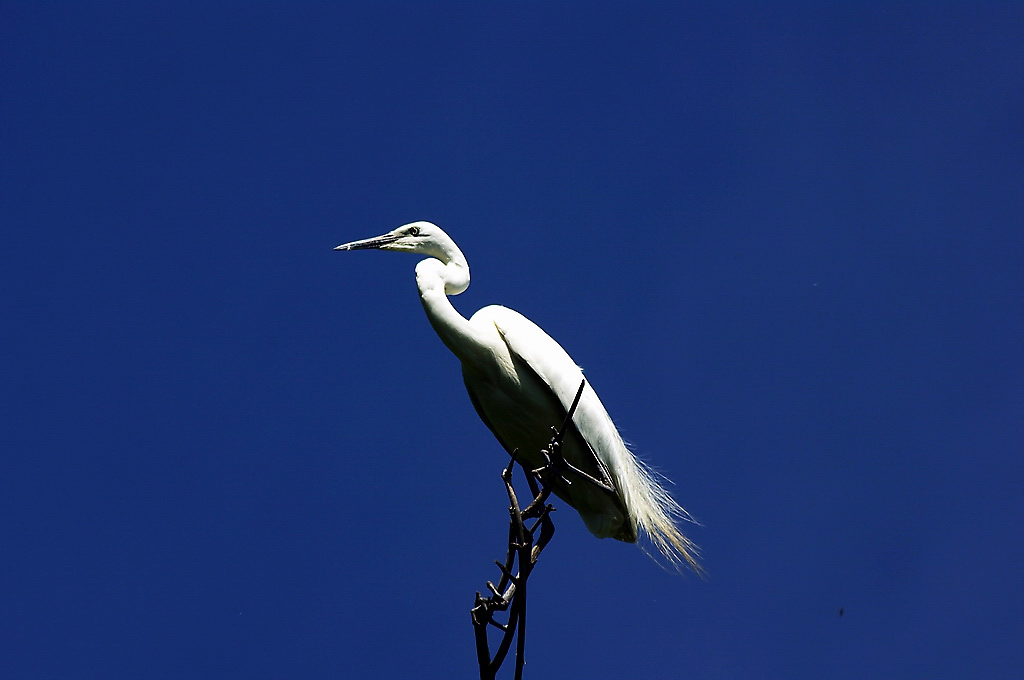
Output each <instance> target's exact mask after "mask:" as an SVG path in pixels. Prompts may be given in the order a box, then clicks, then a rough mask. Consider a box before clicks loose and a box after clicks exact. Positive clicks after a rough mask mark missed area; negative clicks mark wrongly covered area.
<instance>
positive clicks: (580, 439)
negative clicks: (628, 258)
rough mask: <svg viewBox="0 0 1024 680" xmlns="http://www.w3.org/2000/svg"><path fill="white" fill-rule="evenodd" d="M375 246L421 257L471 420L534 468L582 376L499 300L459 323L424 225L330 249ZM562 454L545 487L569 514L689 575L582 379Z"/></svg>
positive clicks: (455, 286)
mask: <svg viewBox="0 0 1024 680" xmlns="http://www.w3.org/2000/svg"><path fill="white" fill-rule="evenodd" d="M369 248H377V249H380V250H394V251H399V252H407V253H417V254H420V255H427V256H428V258H427V259H425V260H423V261H421V262H420V263H419V264H417V265H416V285H417V287H418V288H419V292H420V300H421V301H422V303H423V309H424V310H426V313H427V318H428V319H430V324H431V325H432V326H433V327H434V330H435V331H436V332H437V334H438V336H440V338H441V341H442V342H444V344H445V345H447V346H448V349H450V350H451V351H452V353H454V354H455V356H456V357H458V359H459V360H460V361H461V362H462V376H463V379H464V381H465V383H466V389H467V390H468V391H469V398H470V400H471V401H472V402H473V406H474V407H475V408H476V411H477V413H478V414H479V415H480V418H481V419H482V420H483V421H484V423H485V424H486V425H487V427H488V428H489V429H490V430H491V432H493V433H494V436H495V437H497V439H498V441H499V442H500V443H501V445H502V446H503V447H504V449H505V450H506V451H507V452H509V454H511V453H512V452H513V451H516V450H518V454H517V455H518V457H519V460H520V461H523V462H525V463H526V464H528V465H532V466H533V467H534V468H537V467H540V466H541V465H543V464H544V458H543V455H542V453H541V451H542V450H543V449H544V448H545V447H546V446H547V444H548V440H549V439H550V436H551V434H550V432H551V427H552V426H553V425H560V424H561V423H562V421H563V420H564V419H565V416H566V414H567V413H568V410H569V408H570V407H571V404H572V402H573V399H574V398H575V396H576V393H577V390H578V389H579V386H580V384H581V382H582V381H583V373H582V371H581V370H580V368H579V367H578V366H577V365H576V363H575V362H574V361H573V360H572V359H571V358H570V357H569V355H568V354H567V353H566V352H565V350H563V349H562V348H561V346H559V344H558V343H557V342H555V341H554V340H552V339H551V337H550V336H548V334H547V333H545V332H544V331H542V330H541V329H540V328H539V327H538V326H537V325H536V324H534V323H533V322H532V321H530V320H529V319H527V318H526V317H524V316H523V315H521V314H519V313H518V312H515V311H513V310H511V309H507V308H505V307H501V306H499V305H491V306H488V307H484V308H483V309H481V310H480V311H478V312H477V313H476V314H474V315H473V317H472V318H471V319H469V320H466V318H465V317H463V316H462V315H461V314H459V312H458V311H456V309H455V308H454V307H453V306H452V304H451V301H450V300H449V299H448V296H449V295H458V294H459V293H461V292H463V291H464V290H466V288H468V287H469V264H468V263H467V262H466V258H465V256H463V254H462V251H460V250H459V248H458V246H456V245H455V242H454V241H453V240H452V239H451V237H449V236H448V234H446V233H445V232H444V231H442V230H441V228H440V227H438V226H437V225H435V224H432V223H430V222H413V223H411V224H406V225H404V226H402V227H399V228H398V229H395V230H394V231H390V232H388V233H386V234H384V235H382V236H377V237H375V238H370V239H365V240H362V241H353V242H351V243H346V244H344V245H340V246H338V247H337V248H335V250H362V249H369ZM562 456H563V457H564V459H565V461H566V462H567V463H568V464H569V465H570V466H572V467H571V468H570V470H568V471H567V472H565V473H564V474H563V475H562V479H561V480H559V481H557V482H556V483H555V484H554V493H555V494H556V495H557V496H559V497H560V498H561V499H562V500H564V501H565V502H566V503H568V504H569V505H571V506H572V507H573V508H575V509H576V510H577V512H579V514H580V516H581V517H582V518H583V522H584V523H585V524H586V526H587V529H589V530H590V532H591V533H592V534H594V535H595V536H597V537H598V538H615V539H617V540H620V541H625V542H627V543H635V542H636V541H637V538H638V534H639V533H643V534H646V536H647V537H648V538H649V539H650V541H651V543H652V544H653V545H654V547H655V548H656V549H657V550H658V551H659V552H660V553H661V554H662V555H664V556H665V557H666V558H668V559H669V560H670V561H671V562H672V563H673V564H675V565H682V564H684V563H685V564H689V565H690V566H691V567H692V568H693V569H694V570H697V571H699V570H700V567H699V566H698V564H697V559H696V556H697V550H696V547H695V546H694V544H693V543H692V542H691V541H690V539H688V538H687V537H686V536H684V535H683V533H682V532H681V531H680V530H679V527H678V526H677V522H678V521H679V520H682V519H688V518H689V515H688V514H687V513H686V511H685V510H683V508H682V507H680V506H679V504H678V503H676V501H675V500H674V499H673V498H672V496H671V495H670V494H669V493H668V491H666V490H665V488H664V487H663V486H662V485H661V484H660V483H659V482H658V480H657V479H656V477H655V473H653V472H652V471H651V470H650V468H648V467H647V466H646V465H645V464H644V463H643V462H641V461H639V460H637V458H636V457H635V456H634V455H633V454H632V453H631V452H630V451H629V449H627V448H626V445H625V444H624V443H623V441H622V437H621V436H620V435H619V432H618V430H617V429H616V427H615V424H614V423H613V422H612V419H611V418H610V417H609V416H608V412H607V411H606V410H605V408H604V405H603V404H602V403H601V400H600V399H598V397H597V393H596V392H594V390H593V388H592V387H591V386H590V383H589V381H588V382H587V383H586V386H585V388H584V390H583V393H582V396H581V398H580V401H579V405H578V406H577V408H576V411H575V413H574V414H573V417H572V423H571V425H570V426H569V427H568V429H567V432H566V433H565V438H564V441H563V444H562Z"/></svg>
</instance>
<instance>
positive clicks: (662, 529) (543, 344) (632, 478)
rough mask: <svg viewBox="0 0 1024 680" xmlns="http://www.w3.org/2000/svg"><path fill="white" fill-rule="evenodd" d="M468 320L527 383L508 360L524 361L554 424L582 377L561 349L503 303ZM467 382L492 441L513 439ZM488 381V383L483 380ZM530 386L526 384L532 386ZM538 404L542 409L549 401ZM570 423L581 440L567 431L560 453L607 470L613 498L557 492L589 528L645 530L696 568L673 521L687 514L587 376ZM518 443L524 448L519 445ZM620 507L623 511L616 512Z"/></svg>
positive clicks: (593, 491) (595, 491)
mask: <svg viewBox="0 0 1024 680" xmlns="http://www.w3.org/2000/svg"><path fill="white" fill-rule="evenodd" d="M471 323H473V324H474V325H475V326H478V327H480V326H483V325H485V324H487V325H489V324H493V326H494V327H495V328H496V329H497V331H498V333H499V335H500V337H501V339H502V340H503V341H504V344H505V346H506V347H507V348H508V352H509V359H510V361H511V363H512V365H513V368H515V372H516V374H517V375H518V376H519V379H520V383H521V384H522V383H526V382H529V381H530V380H531V377H532V376H530V375H527V374H526V372H525V371H523V370H521V369H520V368H519V367H516V366H515V365H516V364H517V363H520V364H525V365H526V366H528V367H529V373H532V374H533V375H535V376H536V377H537V378H539V379H540V380H541V381H543V384H544V386H546V387H547V390H548V395H552V394H553V396H554V397H555V399H557V402H558V404H559V405H560V406H561V409H560V416H556V417H555V419H554V422H552V414H546V417H547V418H548V420H547V421H546V422H548V423H549V425H548V426H550V424H555V425H557V424H561V420H562V419H564V417H565V414H566V413H567V412H568V409H569V408H570V407H571V405H572V401H573V399H574V398H575V396H576V392H577V390H578V389H579V386H580V382H581V381H582V380H583V372H582V371H581V370H580V368H579V367H578V366H577V365H576V363H575V362H574V361H573V360H572V358H571V357H570V356H569V355H568V353H566V351H565V350H564V349H562V347H561V346H560V345H559V344H558V343H557V342H555V341H554V340H553V339H552V338H551V337H550V336H549V335H548V334H547V333H545V332H544V331H543V330H541V328H540V327H538V326H537V325H536V324H535V323H533V322H532V321H530V320H529V319H527V318H526V317H524V316H523V315H522V314H519V313H518V312H516V311H513V310H511V309H508V308H506V307H501V306H497V305H494V306H490V307H485V308H483V309H481V310H480V311H479V312H477V313H476V314H474V315H473V318H472V320H471ZM464 374H465V371H464ZM470 383H471V379H470V377H467V378H466V386H467V388H468V389H469V391H470V396H471V397H472V398H473V402H474V405H475V406H476V407H477V410H478V411H479V412H480V415H481V417H482V418H483V419H484V422H485V423H487V425H488V427H490V428H491V430H492V431H493V432H494V433H495V435H496V436H497V437H498V439H499V441H501V442H502V444H503V445H504V446H505V447H506V448H509V446H510V445H512V444H513V442H510V441H506V439H514V438H515V435H514V434H508V433H509V432H512V431H513V430H516V429H518V428H517V427H509V426H508V425H504V426H503V424H502V423H499V422H496V421H498V420H501V419H502V418H503V417H505V418H507V414H506V413H504V412H502V411H501V410H500V409H501V406H500V405H498V404H493V403H492V404H486V403H485V402H486V401H487V395H484V394H481V393H482V392H484V391H485V390H484V389H481V387H482V386H481V385H479V384H476V385H471V384H470ZM488 387H489V388H491V389H493V386H491V385H489V386H488ZM538 387H540V386H537V387H534V388H531V390H530V391H531V392H537V391H538V389H537V388H538ZM520 398H521V397H520ZM548 399H549V400H550V396H548ZM530 401H534V402H537V401H539V397H538V396H536V395H535V396H534V397H533V398H532V399H531V400H530ZM544 410H545V411H548V412H550V411H551V407H550V406H549V407H547V408H546V409H544ZM517 420H518V419H517ZM523 420H527V421H528V420H530V419H529V418H526V419H523ZM573 424H574V425H575V428H574V429H575V433H574V434H575V435H576V436H578V437H579V439H581V440H582V441H576V443H575V445H574V444H573V443H571V441H570V437H569V434H568V433H567V440H566V444H565V446H564V447H563V448H564V455H565V457H566V460H567V461H568V462H570V463H572V464H573V465H576V466H577V467H579V468H580V469H581V470H583V471H585V472H587V473H588V474H590V475H592V476H595V477H597V478H598V479H600V478H601V476H603V475H602V473H604V472H606V473H607V475H609V476H610V477H611V479H610V481H611V482H612V484H611V486H613V487H614V489H615V492H616V497H617V498H616V500H617V501H618V502H612V501H611V500H610V499H609V494H608V493H607V492H606V491H603V490H601V489H599V488H596V487H595V486H594V485H592V484H585V483H583V484H581V483H578V482H575V481H574V483H573V485H572V486H573V487H576V488H572V489H571V490H569V492H568V493H569V496H570V498H566V497H565V494H564V493H559V495H560V496H562V497H563V498H565V500H567V501H570V502H572V504H573V505H574V507H576V508H577V510H579V512H580V515H581V516H582V517H583V520H584V522H586V523H587V527H588V528H589V529H590V530H591V532H592V533H594V534H595V535H598V536H601V537H614V538H618V539H619V540H625V541H635V540H636V536H637V530H638V529H639V530H641V531H643V532H644V533H645V534H647V536H648V537H649V538H650V539H651V542H652V543H653V544H654V546H655V548H656V549H657V550H658V552H660V553H662V554H663V555H665V556H666V557H667V558H668V559H669V560H671V561H672V562H673V563H674V564H676V565H679V564H682V563H683V562H686V563H688V564H689V565H690V566H692V567H693V568H694V569H696V570H699V567H698V565H697V561H696V552H697V551H696V548H695V546H694V545H693V544H692V543H691V542H690V540H689V539H688V538H686V537H685V536H684V535H683V534H682V533H681V532H680V531H679V529H678V527H677V525H676V522H677V521H678V520H680V519H684V518H688V515H687V514H686V512H685V511H684V510H683V509H682V508H681V507H680V506H679V505H678V504H677V503H676V502H675V500H673V499H672V497H671V496H670V495H669V493H668V492H667V491H666V490H665V489H664V488H663V487H662V486H661V485H660V484H659V483H658V481H657V480H656V479H655V477H654V474H653V473H652V472H651V470H650V469H649V468H647V466H645V465H644V464H643V463H641V462H640V461H638V460H637V459H636V457H635V456H633V454H632V453H630V451H629V449H627V448H626V445H625V443H624V442H623V441H622V437H621V436H620V435H619V432H618V430H617V429H616V427H615V424H614V423H613V422H612V419H611V417H610V416H609V415H608V412H607V411H606V410H605V408H604V405H603V404H602V403H601V400H600V399H599V398H598V396H597V393H596V392H595V391H594V389H593V388H592V387H591V386H590V382H589V381H588V382H587V383H586V386H585V387H584V389H583V394H582V395H581V396H580V402H579V405H578V406H577V408H576V411H575V413H574V414H573ZM528 425H533V426H534V427H535V426H536V424H535V423H529V422H524V423H521V424H520V427H522V426H528ZM541 429H542V430H543V431H542V432H541V436H543V437H547V438H550V430H547V429H546V427H542V428H541ZM571 429H572V428H571ZM502 430H504V432H503V431H502ZM572 439H576V437H575V436H574V437H572ZM545 443H546V440H545ZM574 449H575V450H574ZM520 450H521V452H523V451H526V449H522V448H521V449H520ZM595 456H596V460H595V458H594V457H595ZM588 458H589V459H590V460H587V459H588ZM595 473H597V474H595ZM581 487H582V488H581ZM587 487H589V488H587ZM581 506H582V507H581ZM623 507H624V508H625V511H626V514H627V517H622V515H621V510H622V508H623ZM615 524H618V526H614V525H615Z"/></svg>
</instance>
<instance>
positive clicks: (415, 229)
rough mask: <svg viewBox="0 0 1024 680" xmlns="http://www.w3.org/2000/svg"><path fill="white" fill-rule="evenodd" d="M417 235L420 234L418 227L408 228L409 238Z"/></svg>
mask: <svg viewBox="0 0 1024 680" xmlns="http://www.w3.org/2000/svg"><path fill="white" fill-rule="evenodd" d="M419 233H420V228H419V227H410V228H409V236H418V235H419Z"/></svg>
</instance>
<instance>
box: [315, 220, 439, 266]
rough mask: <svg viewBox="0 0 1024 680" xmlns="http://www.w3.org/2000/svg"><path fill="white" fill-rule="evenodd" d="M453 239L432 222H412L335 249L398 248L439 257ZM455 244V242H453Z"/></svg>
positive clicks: (402, 250) (401, 250) (397, 249)
mask: <svg viewBox="0 0 1024 680" xmlns="http://www.w3.org/2000/svg"><path fill="white" fill-rule="evenodd" d="M449 243H451V239H450V238H449V237H448V235H447V234H445V233H444V232H443V231H441V228H440V227H439V226H437V225H436V224H432V223H431V222H411V223H409V224H404V225H402V226H401V227H399V228H398V229H394V230H392V231H389V232H388V233H386V234H382V235H380V236H375V237H373V238H367V239H363V240H361V241H352V242H351V243H344V244H342V245H340V246H338V247H337V248H335V250H367V249H370V248H376V249H378V250H396V251H399V252H403V253H419V254H421V255H431V256H433V257H439V256H441V255H443V254H444V253H445V251H446V250H447V248H446V247H445V246H446V245H447V244H449ZM452 245H454V244H452Z"/></svg>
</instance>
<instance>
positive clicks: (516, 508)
mask: <svg viewBox="0 0 1024 680" xmlns="http://www.w3.org/2000/svg"><path fill="white" fill-rule="evenodd" d="M586 384H587V381H586V380H584V381H583V382H581V383H580V388H579V390H577V392H576V398H575V399H573V402H572V406H571V407H570V408H569V411H568V412H567V413H566V415H565V420H564V421H563V422H562V426H561V427H560V428H556V427H552V428H551V429H552V430H553V431H554V433H553V436H552V437H551V442H550V443H549V444H548V447H547V449H545V450H544V451H543V452H542V453H543V455H544V459H545V464H544V465H543V466H542V467H540V468H538V469H536V470H534V469H530V468H527V467H525V466H524V465H523V464H522V462H521V461H518V460H517V454H518V451H513V452H512V459H511V460H510V461H509V463H508V466H507V467H506V468H505V469H504V470H502V473H501V479H502V481H504V483H505V491H506V492H507V493H508V500H509V528H508V550H507V552H506V553H505V561H504V562H499V561H498V560H495V562H494V563H495V564H496V565H497V566H498V569H499V570H500V571H501V578H500V579H498V583H497V585H495V584H494V583H492V582H491V581H487V589H488V590H489V591H490V593H491V594H490V595H489V596H487V597H484V596H482V595H481V594H480V593H479V592H478V593H477V594H476V600H475V601H474V603H473V608H472V609H471V610H470V614H471V615H472V618H473V632H474V634H475V636H476V655H477V662H478V663H479V665H480V678H481V680H493V679H494V678H495V677H496V675H497V673H498V669H500V668H501V665H502V663H504V661H505V658H506V657H507V656H508V652H509V650H510V649H511V647H512V641H513V639H515V641H516V666H515V678H516V680H521V679H522V677H523V666H524V664H525V663H526V582H527V579H529V578H530V574H531V573H532V572H533V567H534V565H536V564H537V559H538V558H539V557H540V554H541V552H542V551H543V550H544V547H545V546H547V544H548V542H549V541H550V540H551V537H552V536H554V535H555V525H554V523H553V522H552V521H551V512H552V511H553V510H554V506H552V505H549V504H548V503H547V500H548V497H549V496H550V495H551V489H552V484H553V482H554V481H555V480H556V479H558V478H559V477H561V476H562V475H563V474H564V472H565V471H567V470H568V469H570V468H571V466H569V465H568V464H567V463H566V462H565V459H564V458H562V453H561V448H562V439H563V438H564V436H565V432H566V428H567V427H568V426H569V423H570V422H572V416H573V413H575V412H576V407H577V406H578V405H579V402H580V397H581V396H582V395H583V387H584V386H585V385H586ZM517 462H518V463H519V466H520V468H522V470H523V473H524V474H525V475H526V482H527V484H528V485H529V487H530V492H531V493H532V494H533V498H532V500H531V501H530V503H529V505H527V506H526V508H525V509H521V508H520V505H519V499H518V497H517V496H516V491H515V488H513V485H512V471H513V469H514V468H515V464H516V463H517ZM572 469H573V470H575V469H574V468H572ZM529 520H535V521H534V522H533V523H532V525H531V526H527V522H528V521H529ZM506 611H507V612H508V618H507V619H506V621H505V623H500V622H499V621H496V620H495V619H494V615H495V613H496V612H506ZM488 626H493V627H495V628H497V629H498V630H500V631H501V632H502V636H501V641H500V642H499V643H498V649H497V651H495V653H494V656H493V657H492V656H491V652H490V646H489V644H488V639H487V627H488Z"/></svg>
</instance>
